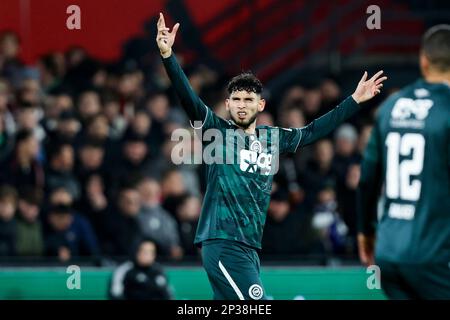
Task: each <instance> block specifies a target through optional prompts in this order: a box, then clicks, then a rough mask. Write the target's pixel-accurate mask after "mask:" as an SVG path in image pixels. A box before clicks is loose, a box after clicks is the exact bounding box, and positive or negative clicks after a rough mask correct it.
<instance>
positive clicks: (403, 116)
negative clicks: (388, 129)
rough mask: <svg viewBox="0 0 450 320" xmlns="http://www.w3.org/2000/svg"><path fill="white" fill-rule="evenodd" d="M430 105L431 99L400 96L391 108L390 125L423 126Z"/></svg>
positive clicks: (397, 126)
mask: <svg viewBox="0 0 450 320" xmlns="http://www.w3.org/2000/svg"><path fill="white" fill-rule="evenodd" d="M432 106H433V100H430V99H416V100H414V99H411V98H400V99H398V100H397V102H396V103H395V105H394V107H393V108H392V112H391V126H393V127H396V128H399V127H407V128H423V127H424V121H425V119H426V118H427V117H428V114H429V110H430V108H431V107H432Z"/></svg>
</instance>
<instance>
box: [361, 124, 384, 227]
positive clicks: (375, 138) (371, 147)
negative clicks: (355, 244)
mask: <svg viewBox="0 0 450 320" xmlns="http://www.w3.org/2000/svg"><path fill="white" fill-rule="evenodd" d="M381 148H382V145H381V138H380V134H379V129H378V126H377V123H375V126H374V127H373V129H372V133H371V135H370V139H369V142H368V144H367V147H366V150H365V152H364V158H363V161H362V163H361V178H360V180H359V185H358V190H357V193H356V211H357V226H358V232H361V233H363V234H366V235H373V234H374V233H375V226H376V223H377V205H378V197H379V195H380V191H381V185H382V182H383V178H382V149H381Z"/></svg>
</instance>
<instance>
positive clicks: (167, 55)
mask: <svg viewBox="0 0 450 320" xmlns="http://www.w3.org/2000/svg"><path fill="white" fill-rule="evenodd" d="M159 52H160V53H161V56H162V57H163V58H164V59H167V58H169V57H170V56H171V55H172V48H170V49H169V50H166V51H161V50H159Z"/></svg>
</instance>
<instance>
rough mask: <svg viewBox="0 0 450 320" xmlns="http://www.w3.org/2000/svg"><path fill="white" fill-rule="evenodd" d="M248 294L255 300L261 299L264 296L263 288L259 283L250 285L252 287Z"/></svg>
mask: <svg viewBox="0 0 450 320" xmlns="http://www.w3.org/2000/svg"><path fill="white" fill-rule="evenodd" d="M248 295H249V296H250V298H252V299H253V300H259V299H261V298H262V296H263V289H262V288H261V286H260V285H258V284H253V285H251V286H250V288H249V289H248Z"/></svg>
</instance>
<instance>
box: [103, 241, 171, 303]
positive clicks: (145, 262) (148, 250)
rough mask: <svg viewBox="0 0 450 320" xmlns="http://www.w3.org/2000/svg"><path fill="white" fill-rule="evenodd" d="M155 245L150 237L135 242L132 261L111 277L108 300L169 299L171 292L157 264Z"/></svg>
mask: <svg viewBox="0 0 450 320" xmlns="http://www.w3.org/2000/svg"><path fill="white" fill-rule="evenodd" d="M155 259H156V245H155V242H154V241H153V240H152V239H150V238H142V239H139V240H138V241H137V242H136V245H135V247H134V250H133V255H132V259H131V261H127V262H125V263H124V264H122V265H121V266H119V267H118V268H117V269H116V271H115V272H114V274H113V277H112V281H111V288H110V291H109V293H110V298H111V299H125V300H170V299H172V293H171V289H170V286H169V284H168V280H167V277H166V275H165V273H164V271H163V269H162V268H161V266H159V265H158V264H157V263H156V262H155Z"/></svg>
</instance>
